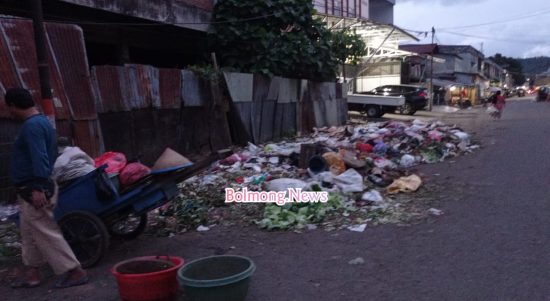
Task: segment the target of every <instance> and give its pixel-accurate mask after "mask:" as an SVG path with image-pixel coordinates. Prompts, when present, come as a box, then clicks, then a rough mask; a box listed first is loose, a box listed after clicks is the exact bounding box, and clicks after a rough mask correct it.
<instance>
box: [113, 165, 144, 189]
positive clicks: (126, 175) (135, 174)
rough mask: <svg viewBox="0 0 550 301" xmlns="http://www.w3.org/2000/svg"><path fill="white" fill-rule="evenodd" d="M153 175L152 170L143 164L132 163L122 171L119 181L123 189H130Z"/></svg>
mask: <svg viewBox="0 0 550 301" xmlns="http://www.w3.org/2000/svg"><path fill="white" fill-rule="evenodd" d="M150 173H151V169H150V168H149V167H147V166H145V165H143V164H141V163H130V164H128V165H126V167H124V169H122V171H121V172H120V175H119V176H118V179H119V181H120V185H121V186H122V187H128V186H130V185H132V184H134V183H136V182H137V181H139V180H140V179H142V178H144V177H146V176H147V175H149V174H150Z"/></svg>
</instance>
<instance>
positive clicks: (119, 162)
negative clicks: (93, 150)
mask: <svg viewBox="0 0 550 301" xmlns="http://www.w3.org/2000/svg"><path fill="white" fill-rule="evenodd" d="M94 163H95V167H100V166H101V165H104V164H107V169H106V170H105V172H107V173H108V174H113V173H118V172H120V171H121V170H122V169H123V168H124V166H126V163H127V161H126V156H125V155H124V154H123V153H117V152H106V153H104V154H103V155H101V156H100V157H99V158H96V159H95V160H94Z"/></svg>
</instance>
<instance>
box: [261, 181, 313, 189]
mask: <svg viewBox="0 0 550 301" xmlns="http://www.w3.org/2000/svg"><path fill="white" fill-rule="evenodd" d="M306 186H308V184H307V183H306V182H304V181H302V180H298V179H290V178H282V179H275V180H271V181H269V182H267V190H269V191H287V190H288V189H289V188H300V189H304V188H305V187H306Z"/></svg>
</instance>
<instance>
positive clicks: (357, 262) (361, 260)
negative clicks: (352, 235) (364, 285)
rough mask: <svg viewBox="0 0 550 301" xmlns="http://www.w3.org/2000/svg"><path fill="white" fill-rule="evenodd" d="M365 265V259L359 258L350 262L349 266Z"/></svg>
mask: <svg viewBox="0 0 550 301" xmlns="http://www.w3.org/2000/svg"><path fill="white" fill-rule="evenodd" d="M364 263H365V259H363V258H362V257H357V258H355V259H352V260H350V261H348V264H351V265H358V264H364Z"/></svg>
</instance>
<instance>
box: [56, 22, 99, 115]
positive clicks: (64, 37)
mask: <svg viewBox="0 0 550 301" xmlns="http://www.w3.org/2000/svg"><path fill="white" fill-rule="evenodd" d="M46 31H47V33H48V37H49V40H50V44H51V47H52V49H53V53H54V56H55V59H56V61H57V65H58V66H59V70H60V72H61V77H62V79H63V85H64V88H65V92H66V94H67V97H68V99H69V102H70V105H71V111H72V114H73V119H75V120H93V119H97V112H96V107H95V97H94V94H93V91H92V87H91V82H90V72H89V68H88V61H87V59H86V47H85V45H84V35H83V33H82V29H81V28H80V27H78V26H76V25H67V24H56V23H47V24H46Z"/></svg>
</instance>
